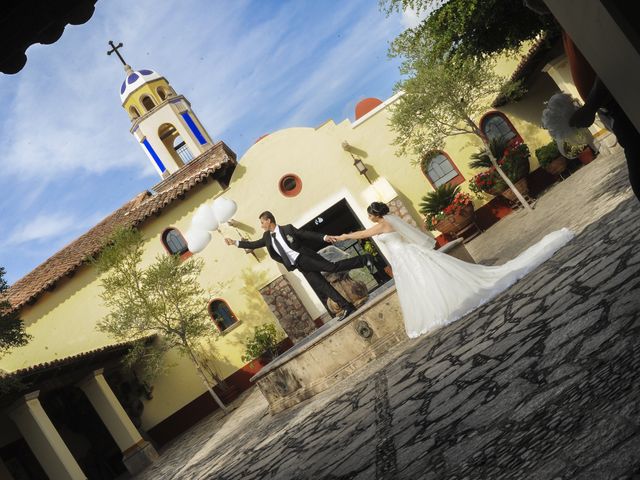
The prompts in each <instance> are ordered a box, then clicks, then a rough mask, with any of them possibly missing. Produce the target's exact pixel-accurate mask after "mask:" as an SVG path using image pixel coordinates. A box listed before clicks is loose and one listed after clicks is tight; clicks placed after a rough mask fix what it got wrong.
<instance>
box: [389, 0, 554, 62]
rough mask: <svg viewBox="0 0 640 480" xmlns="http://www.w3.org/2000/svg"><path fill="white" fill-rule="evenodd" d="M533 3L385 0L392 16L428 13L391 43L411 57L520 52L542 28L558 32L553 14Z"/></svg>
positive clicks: (393, 48) (395, 51) (393, 52)
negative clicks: (395, 13) (534, 7)
mask: <svg viewBox="0 0 640 480" xmlns="http://www.w3.org/2000/svg"><path fill="white" fill-rule="evenodd" d="M528 3H531V0H528V1H522V0H521V1H514V0H449V1H447V2H445V3H443V2H441V1H440V0H380V5H381V8H382V9H383V10H384V11H386V12H387V14H389V13H391V12H393V11H402V10H405V9H407V8H411V9H412V10H414V11H415V12H417V13H422V14H428V15H427V16H426V18H425V19H424V20H422V21H421V22H420V24H419V25H417V26H416V27H415V28H411V29H407V30H405V31H404V32H403V33H402V34H400V35H399V36H398V37H397V38H396V39H395V40H394V41H393V43H392V44H391V49H390V54H391V55H392V56H400V57H404V58H405V59H406V60H408V61H411V59H412V58H414V57H415V56H416V55H418V56H419V57H424V56H425V55H426V56H429V57H430V58H431V59H433V60H442V59H444V58H447V57H451V56H461V57H463V58H478V57H485V56H492V55H494V54H498V53H505V52H515V51H517V49H519V48H520V46H521V45H522V43H523V42H524V41H527V40H531V39H533V38H535V37H536V36H537V35H539V34H540V33H541V32H548V33H552V34H554V33H556V32H558V26H557V23H556V22H555V21H554V19H553V16H551V15H540V14H539V13H536V12H534V11H533V10H532V9H531V8H529V7H528ZM533 3H541V2H533ZM542 6H543V7H544V5H542Z"/></svg>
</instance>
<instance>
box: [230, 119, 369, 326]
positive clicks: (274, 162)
mask: <svg viewBox="0 0 640 480" xmlns="http://www.w3.org/2000/svg"><path fill="white" fill-rule="evenodd" d="M341 142H342V140H341V138H339V137H336V136H335V135H331V134H328V133H326V132H325V131H324V130H320V131H318V130H315V129H312V128H289V129H285V130H280V131H278V132H275V133H272V134H270V135H268V136H267V137H265V138H263V139H262V140H260V141H259V142H257V143H256V144H254V145H253V146H252V147H251V148H250V149H249V150H248V151H247V152H246V154H245V155H244V156H243V157H242V159H241V160H240V162H239V163H240V167H239V170H238V171H237V172H236V174H235V175H234V177H233V178H232V181H231V188H230V190H229V193H228V194H226V196H228V197H229V198H232V199H233V200H235V201H236V202H237V203H238V213H237V215H236V217H235V218H236V219H237V220H238V221H240V222H241V223H243V224H247V225H250V226H256V227H258V226H259V222H258V215H259V214H260V213H261V212H262V211H264V210H270V211H271V212H272V213H273V214H274V215H275V217H276V220H277V222H278V223H279V224H287V223H292V224H293V225H294V226H298V227H300V226H302V225H304V224H306V223H307V222H309V221H311V220H313V219H314V218H316V217H317V216H318V215H319V214H321V213H322V212H323V211H324V210H326V209H327V208H329V207H331V206H332V205H333V204H335V203H337V202H338V201H340V200H341V199H343V198H346V199H347V201H348V202H349V204H350V205H351V207H352V209H353V210H354V213H355V214H356V216H358V218H359V220H360V221H361V222H362V223H363V225H365V226H368V225H370V222H369V221H368V219H367V215H366V206H367V204H368V202H367V201H366V198H365V195H364V192H365V190H367V189H368V188H369V187H370V185H369V183H368V182H367V181H366V180H365V179H364V177H362V176H361V175H359V174H358V172H357V171H356V170H355V168H354V167H353V160H352V158H351V157H350V156H349V154H348V153H347V152H345V151H344V150H343V149H342V147H341ZM287 174H294V175H297V176H298V177H299V178H300V180H301V182H302V190H301V191H300V193H299V194H298V195H297V196H295V197H286V196H285V195H283V194H282V193H281V192H280V190H279V182H280V180H281V178H282V177H283V176H285V175H287ZM257 191H259V195H256V192H257ZM262 233H263V232H262V231H261V230H259V229H256V230H255V233H253V234H252V235H249V237H250V238H251V239H258V238H260V237H261V236H262ZM234 238H235V237H234ZM231 255H233V257H231V258H232V261H233V262H238V261H242V259H243V258H249V259H251V257H250V256H249V257H247V256H246V254H245V253H244V252H243V251H242V250H240V249H233V251H232V252H231ZM251 261H252V262H254V265H255V266H254V267H252V268H254V269H256V270H262V269H264V270H262V271H263V272H264V274H265V275H266V276H265V280H266V281H265V283H268V282H270V281H272V280H273V279H275V278H276V277H278V276H280V275H282V274H285V275H286V277H287V278H288V279H289V281H290V282H291V284H292V286H293V288H294V289H295V290H296V292H297V293H298V295H299V296H300V299H301V301H302V302H303V304H304V305H305V307H306V308H307V310H308V311H309V313H310V315H311V316H312V317H318V316H320V315H321V314H322V313H324V311H325V310H324V308H323V307H322V305H321V304H320V302H319V300H318V299H317V297H316V295H315V294H314V293H313V292H312V291H311V290H310V288H309V287H308V286H307V284H306V281H304V280H303V278H302V276H301V275H300V274H299V272H286V271H285V270H284V269H283V267H278V266H277V264H276V263H275V262H273V261H272V260H271V259H269V258H266V259H265V260H263V262H261V263H266V265H265V266H262V265H258V264H256V263H255V260H251Z"/></svg>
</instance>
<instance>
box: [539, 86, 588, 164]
mask: <svg viewBox="0 0 640 480" xmlns="http://www.w3.org/2000/svg"><path fill="white" fill-rule="evenodd" d="M578 108H579V104H578V102H577V100H575V99H574V98H573V97H572V96H571V95H569V94H566V93H556V94H555V95H553V96H552V97H551V98H550V99H549V101H548V102H547V107H546V108H545V109H544V110H543V111H542V127H543V128H545V129H546V130H548V131H549V134H550V135H551V137H553V139H554V140H555V141H556V144H557V145H558V150H560V153H562V155H564V156H565V157H567V158H574V157H575V156H576V155H573V153H572V149H571V148H570V147H571V146H579V145H588V144H590V143H592V140H593V137H592V135H591V132H589V130H587V129H586V128H575V127H572V126H571V125H570V124H569V119H570V118H571V116H572V115H573V114H574V113H575V112H576V110H578ZM567 147H569V148H567Z"/></svg>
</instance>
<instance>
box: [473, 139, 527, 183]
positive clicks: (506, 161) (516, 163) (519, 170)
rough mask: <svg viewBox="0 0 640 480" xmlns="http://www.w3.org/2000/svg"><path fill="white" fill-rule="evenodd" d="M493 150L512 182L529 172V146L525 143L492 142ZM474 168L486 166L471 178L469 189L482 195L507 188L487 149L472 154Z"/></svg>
mask: <svg viewBox="0 0 640 480" xmlns="http://www.w3.org/2000/svg"><path fill="white" fill-rule="evenodd" d="M490 148H491V151H492V153H493V155H494V157H495V158H496V159H497V160H496V161H497V163H498V165H499V166H500V168H501V169H502V171H503V172H504V173H505V175H506V176H507V178H508V179H509V180H511V181H512V182H514V183H515V182H517V181H518V180H520V179H521V178H523V177H524V176H525V175H526V174H527V173H529V156H530V153H529V147H527V145H525V144H524V143H520V144H517V145H516V144H509V143H500V142H497V141H493V142H491V145H490ZM471 158H472V159H473V161H472V162H471V163H470V166H471V167H472V168H486V170H485V171H483V172H480V173H478V174H477V175H475V176H474V177H472V178H471V180H469V190H471V191H472V192H473V193H475V194H476V195H477V196H480V195H481V194H483V193H490V194H494V195H495V194H497V193H499V192H502V191H504V190H505V189H506V188H507V185H506V183H505V181H504V180H503V179H502V177H501V176H500V174H499V173H498V171H497V170H496V167H495V166H494V165H493V164H492V163H491V160H490V159H489V156H488V155H487V152H486V149H482V150H480V151H479V152H478V153H476V154H474V155H472V156H471Z"/></svg>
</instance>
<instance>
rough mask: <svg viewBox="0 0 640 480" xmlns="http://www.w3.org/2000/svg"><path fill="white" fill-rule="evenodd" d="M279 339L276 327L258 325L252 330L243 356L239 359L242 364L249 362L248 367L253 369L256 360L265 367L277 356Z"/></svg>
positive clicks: (269, 324) (268, 324) (272, 325)
mask: <svg viewBox="0 0 640 480" xmlns="http://www.w3.org/2000/svg"><path fill="white" fill-rule="evenodd" d="M280 340H281V337H280V334H279V333H278V331H277V330H276V326H275V325H274V324H273V323H267V324H265V325H260V326H259V327H255V328H254V329H253V336H251V337H250V338H249V339H248V340H247V343H246V345H245V352H244V355H243V356H242V357H241V358H242V361H243V362H250V363H249V366H250V367H251V368H253V367H254V362H255V360H256V359H259V360H260V363H261V364H262V365H266V364H267V363H269V362H270V361H271V360H273V359H274V358H275V357H277V356H278V344H279V343H280Z"/></svg>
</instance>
